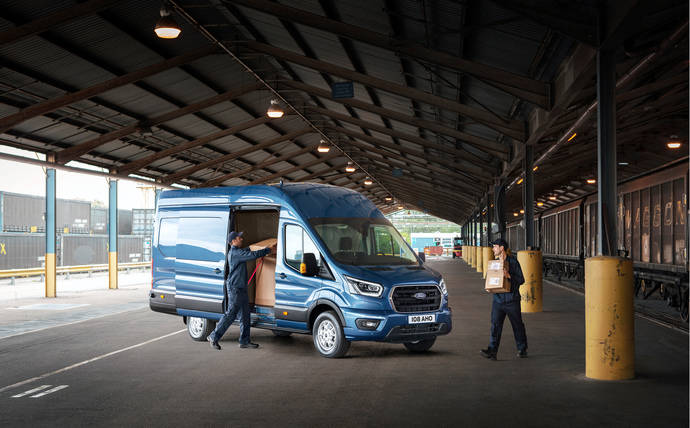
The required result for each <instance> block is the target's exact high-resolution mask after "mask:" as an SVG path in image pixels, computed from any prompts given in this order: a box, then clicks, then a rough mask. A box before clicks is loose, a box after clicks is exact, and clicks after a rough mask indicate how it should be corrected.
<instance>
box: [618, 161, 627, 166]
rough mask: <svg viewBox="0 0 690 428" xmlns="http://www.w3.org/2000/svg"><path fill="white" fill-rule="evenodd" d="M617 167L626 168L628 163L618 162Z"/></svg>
mask: <svg viewBox="0 0 690 428" xmlns="http://www.w3.org/2000/svg"><path fill="white" fill-rule="evenodd" d="M618 165H619V166H628V165H630V164H629V163H628V162H618Z"/></svg>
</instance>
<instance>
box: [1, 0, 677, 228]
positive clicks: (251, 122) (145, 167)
mask: <svg viewBox="0 0 690 428" xmlns="http://www.w3.org/2000/svg"><path fill="white" fill-rule="evenodd" d="M162 15H167V16H162ZM687 16H688V3H687V0H680V1H673V0H656V1H609V2H596V1H592V0H584V1H557V2H554V1H547V0H541V1H540V0H536V1H535V0H531V1H526V0H525V1H521V0H518V1H508V0H494V1H488V0H475V1H469V0H467V1H463V0H400V1H395V0H373V1H366V2H365V1H335V0H298V1H290V2H287V1H283V2H282V3H279V2H275V1H268V0H174V1H169V2H161V1H157V0H156V1H154V0H126V1H115V0H90V1H82V2H79V1H76V2H75V1H69V0H42V1H41V0H34V1H30V2H26V1H18V0H13V1H6V2H4V6H3V8H2V10H0V61H1V68H0V90H1V91H2V93H1V94H0V132H1V133H2V134H1V135H0V144H3V145H8V146H13V147H17V148H21V149H27V150H31V151H35V152H40V153H45V154H46V155H47V158H48V159H49V161H51V162H55V163H57V164H67V163H69V162H72V161H79V162H83V163H87V164H92V165H96V166H99V167H103V168H106V169H108V170H109V171H110V172H111V173H112V174H113V175H114V176H119V177H127V176H135V177H140V178H147V179H152V180H155V181H157V182H159V183H161V184H164V185H171V184H176V185H184V186H189V187H201V186H218V185H244V184H261V183H273V182H277V181H279V180H284V181H291V182H302V181H314V182H320V183H330V184H335V185H339V186H345V187H349V188H352V189H355V190H357V191H360V192H362V193H363V194H365V195H366V196H367V197H369V198H370V199H371V200H372V201H373V202H374V203H376V204H377V205H378V206H379V207H380V208H381V209H382V210H383V211H384V212H391V211H394V210H397V209H399V207H400V206H404V207H406V208H416V209H420V210H423V211H426V212H428V213H430V214H433V215H436V216H438V217H441V218H444V219H448V220H450V221H454V222H458V223H461V222H463V221H464V220H466V219H467V218H468V216H470V215H471V214H472V213H473V212H475V211H476V209H477V207H478V204H479V203H480V201H481V199H482V198H483V197H484V196H485V195H486V194H487V192H490V191H493V188H494V187H493V186H494V185H496V184H501V183H502V184H505V185H507V186H508V187H510V189H511V191H509V192H508V194H507V200H506V201H507V207H506V208H507V209H508V210H513V209H515V208H516V207H519V206H521V204H522V200H521V196H520V192H519V191H517V190H512V189H517V188H518V186H519V182H520V180H519V176H520V174H521V172H522V169H521V162H522V158H523V153H524V147H525V145H531V146H532V147H533V148H534V153H535V155H534V158H535V159H536V160H537V161H536V163H535V168H536V169H535V183H536V184H535V197H536V199H537V200H542V201H544V202H543V207H544V208H548V207H549V206H551V205H553V204H557V203H562V202H564V201H566V200H568V199H569V198H574V197H578V196H580V195H582V194H584V193H587V192H591V191H594V190H596V185H594V184H588V183H587V182H586V180H587V178H590V177H594V176H596V167H597V163H596V156H597V154H596V143H597V132H596V125H597V124H596V114H593V112H595V111H596V86H595V83H596V59H597V55H596V49H597V47H601V48H602V49H608V50H613V51H615V52H616V55H617V57H616V58H617V73H616V74H617V76H616V78H617V85H616V90H617V92H616V102H617V106H618V108H617V128H618V130H617V139H618V162H619V172H618V176H619V178H626V177H631V176H634V175H637V174H640V173H642V172H644V171H648V170H650V169H653V168H656V167H659V166H662V165H664V164H667V163H668V162H671V161H674V160H677V159H679V158H681V157H683V156H687V142H688V22H687ZM163 17H164V18H165V19H166V20H169V19H173V20H174V21H175V22H176V23H177V25H179V27H180V28H181V30H182V31H181V34H180V35H179V37H177V38H174V39H161V38H158V37H157V36H156V35H155V34H154V31H153V30H154V26H156V23H157V22H158V21H159V20H160V19H161V18H163ZM269 108H272V109H276V110H282V111H284V113H285V114H284V115H283V116H282V117H281V118H269V117H268V116H267V114H266V113H267V110H268V109H269ZM671 141H678V142H680V144H681V149H680V150H674V149H670V148H668V146H667V144H668V143H669V142H671ZM324 146H327V148H329V149H330V150H329V151H328V152H325V151H323V150H325V147H324ZM348 166H349V167H351V168H354V172H348V171H347V170H346V169H345V168H346V167H348ZM367 179H369V180H367ZM368 183H371V184H368Z"/></svg>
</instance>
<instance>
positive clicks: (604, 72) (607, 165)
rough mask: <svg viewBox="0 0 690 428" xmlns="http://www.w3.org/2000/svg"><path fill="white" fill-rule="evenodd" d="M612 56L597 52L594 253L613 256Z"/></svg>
mask: <svg viewBox="0 0 690 428" xmlns="http://www.w3.org/2000/svg"><path fill="white" fill-rule="evenodd" d="M615 97H616V59H615V53H614V52H613V51H608V50H599V51H598V52H597V101H598V102H599V107H598V109H597V131H598V132H597V156H598V164H597V173H598V180H597V187H598V191H599V192H598V195H597V196H598V198H597V199H598V200H597V254H598V255H604V256H614V255H616V250H617V246H616V242H617V240H616V232H617V231H616V167H617V164H616V98H615Z"/></svg>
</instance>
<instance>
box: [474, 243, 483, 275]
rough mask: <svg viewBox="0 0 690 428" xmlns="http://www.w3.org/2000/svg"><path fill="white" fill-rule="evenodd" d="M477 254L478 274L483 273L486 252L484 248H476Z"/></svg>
mask: <svg viewBox="0 0 690 428" xmlns="http://www.w3.org/2000/svg"><path fill="white" fill-rule="evenodd" d="M475 252H476V257H477V272H479V273H482V264H483V261H484V252H483V250H482V247H476V249H475Z"/></svg>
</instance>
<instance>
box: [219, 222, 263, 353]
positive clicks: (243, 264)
mask: <svg viewBox="0 0 690 428" xmlns="http://www.w3.org/2000/svg"><path fill="white" fill-rule="evenodd" d="M228 239H229V240H230V242H231V244H232V246H231V247H230V251H228V269H229V273H228V278H227V279H226V280H225V288H226V290H227V293H228V309H227V310H226V311H225V313H224V314H223V317H222V318H221V319H220V321H218V324H217V325H216V328H215V330H213V331H212V332H211V334H209V335H208V338H207V340H208V341H209V342H210V343H211V348H213V349H217V350H219V351H220V345H219V344H218V341H219V340H220V338H221V337H223V335H224V334H225V332H226V331H227V329H228V327H230V325H231V324H232V323H233V321H235V318H236V317H237V313H238V312H240V311H241V312H242V317H241V318H240V348H258V347H259V345H257V344H256V343H252V342H251V341H250V339H249V329H250V325H249V324H250V316H249V296H248V295H247V282H248V281H247V262H248V261H250V260H255V259H258V258H261V257H264V256H267V255H269V254H275V253H276V246H275V245H273V246H272V247H266V248H264V249H263V250H257V251H250V250H249V249H248V248H241V247H242V242H244V238H243V237H242V232H230V236H229V237H228Z"/></svg>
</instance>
